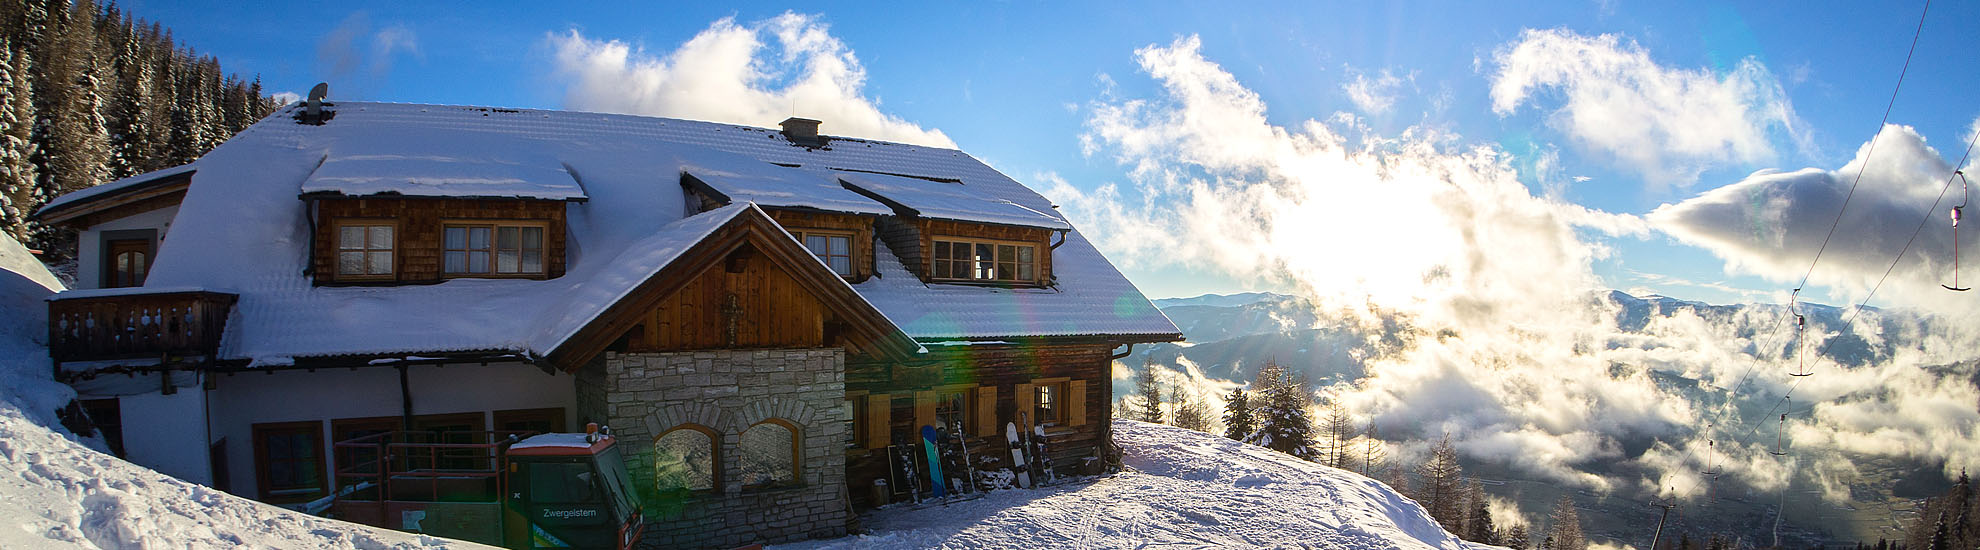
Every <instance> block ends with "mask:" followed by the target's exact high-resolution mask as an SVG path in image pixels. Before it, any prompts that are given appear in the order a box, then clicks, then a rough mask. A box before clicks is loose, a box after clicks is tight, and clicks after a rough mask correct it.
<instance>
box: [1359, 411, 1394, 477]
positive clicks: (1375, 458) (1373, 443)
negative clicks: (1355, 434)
mask: <svg viewBox="0 0 1980 550" xmlns="http://www.w3.org/2000/svg"><path fill="white" fill-rule="evenodd" d="M1388 467H1389V444H1388V443H1387V442H1384V441H1382V438H1381V437H1380V436H1379V435H1378V434H1376V433H1375V424H1374V423H1372V422H1371V423H1369V425H1368V431H1366V432H1363V433H1362V435H1361V475H1365V476H1369V477H1374V476H1375V474H1376V473H1377V472H1380V471H1382V470H1383V469H1385V468H1388Z"/></svg>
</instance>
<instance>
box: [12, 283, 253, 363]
mask: <svg viewBox="0 0 1980 550" xmlns="http://www.w3.org/2000/svg"><path fill="white" fill-rule="evenodd" d="M133 290H137V289H133ZM64 294H68V293H64ZM76 294H78V296H75V297H70V298H64V297H62V295H56V297H55V298H54V299H52V300H50V301H49V302H48V355H49V357H50V358H52V359H54V360H55V361H56V362H57V363H61V362H68V361H100V360H113V359H151V360H165V359H166V358H168V357H171V356H178V357H184V356H191V355H198V356H204V357H207V358H211V357H212V356H213V354H214V353H215V352H216V351H218V350H219V348H220V333H221V331H222V330H224V329H225V328H226V326H227V315H228V312H229V311H230V310H232V309H233V307H234V300H235V299H236V298H237V296H235V295H233V294H227V293H222V292H210V291H204V290H181V291H155V292H144V291H142V290H138V291H136V292H116V293H104V292H100V291H80V292H77V293H76Z"/></svg>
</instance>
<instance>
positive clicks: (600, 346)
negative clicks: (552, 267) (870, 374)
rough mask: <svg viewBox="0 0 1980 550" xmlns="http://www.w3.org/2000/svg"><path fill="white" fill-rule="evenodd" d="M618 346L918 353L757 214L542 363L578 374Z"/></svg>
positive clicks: (698, 246) (714, 237) (695, 248)
mask: <svg viewBox="0 0 1980 550" xmlns="http://www.w3.org/2000/svg"><path fill="white" fill-rule="evenodd" d="M621 338H623V339H624V340H625V345H626V346H627V348H628V349H629V350H633V351H680V350H692V349H747V348H796V347H841V348H845V349H846V351H847V353H849V354H852V355H861V356H868V357H888V358H897V359H898V358H906V357H909V356H911V355H912V354H914V353H915V351H916V350H918V349H920V345H919V344H917V343H915V341H914V340H913V339H912V338H909V337H908V336H907V334H905V333H903V332H901V330H900V328H899V327H896V326H894V324H893V321H891V320H888V319H887V318H886V316H884V315H882V314H881V313H880V312H879V310H876V309H874V308H873V305H872V304H869V303H867V302H866V299H865V298H862V297H860V295H859V293H858V292H855V291H854V290H853V289H852V287H851V286H848V285H847V284H846V282H845V281H844V280H843V279H840V278H839V276H838V275H837V274H834V273H832V272H831V270H829V269H826V267H825V266H824V265H823V264H820V263H818V261H817V260H816V259H815V258H813V257H812V256H811V252H810V251H808V250H805V248H804V247H803V245H800V244H798V242H797V241H795V240H792V239H791V238H790V236H788V235H787V234H786V233H785V232H784V231H783V230H782V229H781V228H780V227H778V225H777V222H776V221H775V220H772V219H771V218H770V216H769V215H767V214H765V213H764V212H763V211H762V210H761V209H758V208H755V207H751V208H748V209H745V210H744V211H742V212H741V213H738V214H737V215H736V217H735V218H734V219H732V220H730V221H728V222H727V223H725V224H724V225H723V226H722V227H720V228H717V229H716V230H715V231H713V232H711V233H710V234H709V235H708V236H707V237H704V238H702V240H701V241H700V242H697V243H695V244H694V245H692V246H690V247H689V248H688V249H687V250H686V251H684V252H682V253H681V255H680V257H678V258H676V259H675V260H674V261H673V262H672V263H670V264H668V265H667V266H665V267H662V268H661V269H660V270H659V271H658V272H657V273H655V274H654V275H653V276H652V277H649V278H647V280H645V281H643V282H641V283H639V285H638V286H636V287H635V288H634V289H633V290H632V291H631V292H629V293H627V295H626V297H625V298H622V299H620V300H619V302H617V303H615V304H613V305H611V306H610V307H607V308H606V309H605V311H604V313H602V314H600V315H599V316H598V317H597V318H596V319H593V320H592V321H591V323H590V324H588V325H586V326H585V327H584V328H581V329H579V330H578V332H577V333H576V334H574V335H572V336H571V337H570V338H569V339H567V340H565V342H564V343H563V344H561V345H559V346H558V347H557V348H556V349H555V350H552V351H551V352H550V354H549V361H550V363H551V364H553V365H555V366H557V367H560V368H563V369H565V370H575V369H577V368H578V367H579V366H582V365H583V364H584V362H585V361H587V360H589V359H590V358H592V357H594V356H596V355H597V354H598V353H600V352H603V351H605V349H606V348H607V347H609V346H611V345H612V344H613V343H614V342H616V341H619V340H620V339H621Z"/></svg>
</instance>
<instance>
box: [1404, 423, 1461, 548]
mask: <svg viewBox="0 0 1980 550" xmlns="http://www.w3.org/2000/svg"><path fill="white" fill-rule="evenodd" d="M1416 476H1417V477H1419V478H1422V479H1423V486H1422V487H1419V488H1418V489H1417V494H1418V495H1419V496H1418V498H1417V499H1416V502H1417V503H1418V504H1422V505H1423V508H1424V509H1425V510H1427V511H1429V512H1430V517H1433V518H1437V523H1438V524H1440V525H1443V526H1444V530H1445V531H1450V532H1451V533H1453V534H1462V533H1464V532H1465V531H1464V516H1465V488H1464V469H1463V468H1462V467H1460V466H1458V454H1457V447H1456V446H1455V445H1452V444H1451V434H1448V433H1447V434H1444V438H1443V439H1442V440H1440V441H1438V442H1437V445H1436V446H1434V447H1431V449H1430V457H1429V458H1428V459H1426V460H1424V461H1423V464H1420V465H1418V466H1417V467H1416Z"/></svg>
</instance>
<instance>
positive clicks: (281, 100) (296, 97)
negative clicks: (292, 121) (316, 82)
mask: <svg viewBox="0 0 1980 550" xmlns="http://www.w3.org/2000/svg"><path fill="white" fill-rule="evenodd" d="M268 97H269V98H271V99H274V100H275V104H277V105H288V104H290V103H295V102H297V101H302V98H303V96H302V94H299V93H295V92H275V93H273V94H269V95H268Z"/></svg>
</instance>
